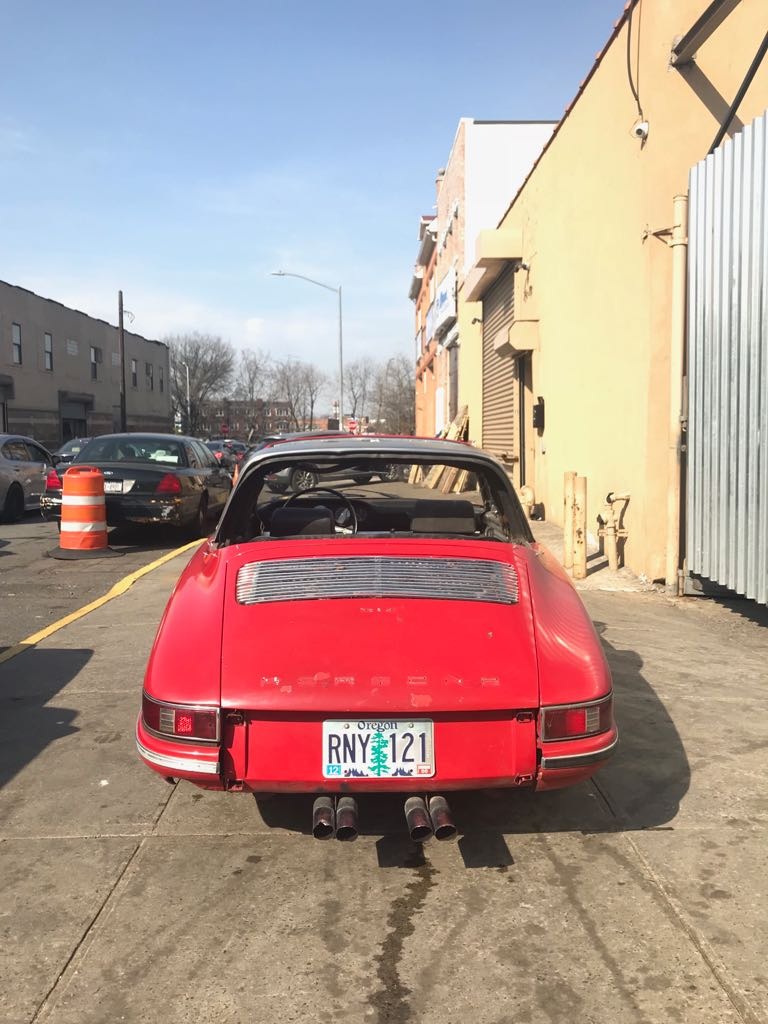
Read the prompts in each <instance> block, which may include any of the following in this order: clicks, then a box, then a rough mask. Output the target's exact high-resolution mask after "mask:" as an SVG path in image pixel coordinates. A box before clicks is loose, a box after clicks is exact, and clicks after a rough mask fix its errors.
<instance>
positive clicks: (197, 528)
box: [190, 494, 208, 540]
mask: <svg viewBox="0 0 768 1024" xmlns="http://www.w3.org/2000/svg"><path fill="white" fill-rule="evenodd" d="M190 533H191V535H192V539H193V540H197V539H198V537H206V536H207V535H208V495H207V494H204V495H203V496H202V498H201V499H200V504H199V505H198V506H197V512H196V513H195V518H194V519H193V521H192V528H191V530H190Z"/></svg>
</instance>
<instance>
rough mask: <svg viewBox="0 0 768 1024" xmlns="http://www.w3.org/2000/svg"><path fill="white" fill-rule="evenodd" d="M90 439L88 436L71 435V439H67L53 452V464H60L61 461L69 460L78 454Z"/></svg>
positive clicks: (66, 461)
mask: <svg viewBox="0 0 768 1024" xmlns="http://www.w3.org/2000/svg"><path fill="white" fill-rule="evenodd" d="M90 440H91V439H90V437H73V438H72V440H71V441H67V442H66V444H63V445H62V446H61V448H59V449H58V451H55V452H54V453H53V462H54V465H55V466H60V465H62V463H68V462H71V461H72V459H74V457H75V456H76V455H79V454H80V452H81V451H82V450H83V448H84V447H85V446H86V445H87V444H88V442H89V441H90Z"/></svg>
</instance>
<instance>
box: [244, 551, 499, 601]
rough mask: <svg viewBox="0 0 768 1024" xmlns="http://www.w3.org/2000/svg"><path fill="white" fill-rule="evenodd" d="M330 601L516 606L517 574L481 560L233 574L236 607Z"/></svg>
mask: <svg viewBox="0 0 768 1024" xmlns="http://www.w3.org/2000/svg"><path fill="white" fill-rule="evenodd" d="M333 597H421V598H432V599H437V600H444V601H486V602H490V603H492V604H515V603H516V602H517V573H516V572H515V569H514V567H513V566H511V565H504V564H502V563H501V562H491V561H487V560H485V559H447V558H377V557H369V558H300V559H296V560H288V559H276V560H271V561H266V562H251V563H249V564H248V565H244V566H243V567H242V568H241V569H240V571H239V572H238V574H237V600H238V602H239V603H240V604H264V603H266V602H270V601H309V600H314V599H318V598H333Z"/></svg>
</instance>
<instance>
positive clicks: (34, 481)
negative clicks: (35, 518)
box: [0, 434, 53, 523]
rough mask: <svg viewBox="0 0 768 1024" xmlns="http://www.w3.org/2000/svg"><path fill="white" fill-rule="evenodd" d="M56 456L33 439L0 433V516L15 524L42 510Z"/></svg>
mask: <svg viewBox="0 0 768 1024" xmlns="http://www.w3.org/2000/svg"><path fill="white" fill-rule="evenodd" d="M52 465H53V457H52V456H51V453H50V452H49V451H47V450H46V449H45V448H43V446H42V445H41V444H38V443H37V441H34V440H33V439H32V438H31V437H23V436H22V435H20V434H0V516H2V518H3V519H4V520H5V521H6V522H8V523H14V522H16V520H17V519H21V517H22V516H23V515H24V513H25V512H26V511H28V510H29V509H35V508H39V507H40V500H41V498H42V496H43V494H44V493H45V480H46V477H47V475H48V470H49V469H50V467H51V466H52Z"/></svg>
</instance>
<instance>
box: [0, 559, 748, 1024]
mask: <svg viewBox="0 0 768 1024" xmlns="http://www.w3.org/2000/svg"><path fill="white" fill-rule="evenodd" d="M186 557H188V556H180V557H179V558H178V559H174V560H172V561H171V562H169V563H167V565H165V566H163V567H161V568H159V569H157V570H155V571H153V572H152V573H150V574H149V575H147V576H145V577H144V578H143V579H141V580H140V581H139V582H137V583H136V584H135V585H134V587H133V588H132V589H131V590H130V591H128V593H126V594H125V595H123V596H121V597H119V598H117V599H115V600H113V601H111V602H109V603H108V604H106V605H104V606H103V607H101V608H99V609H97V610H96V611H93V612H92V613H90V614H89V615H87V616H86V617H84V618H82V619H80V620H78V621H77V622H75V623H72V624H71V625H69V626H67V627H65V628H64V629H63V630H61V631H60V632H58V633H56V634H54V635H52V636H51V637H49V638H48V639H47V640H45V641H43V642H42V643H41V644H39V645H38V646H37V647H36V648H34V649H31V650H28V651H25V652H23V653H22V654H20V655H18V656H16V657H14V658H13V659H12V660H10V661H7V662H5V663H4V664H0V886H1V887H2V893H3V898H2V900H0V1022H1V1024H22V1022H24V1024H38V1022H48V1024H103V1022H104V1021H122V1022H128V1024H139V1022H142V1024H143V1022H147V1024H150V1022H151V1024H156V1022H158V1021H163V1024H182V1022H184V1024H186V1022H190V1024H191V1022H195V1024H201V1022H202V1024H208V1022H217V1024H223V1022H227V1024H229V1022H232V1024H239V1022H244V1024H245V1022H248V1024H251V1022H257V1024H258V1022H262V1021H263V1022H265V1024H267V1022H268V1024H272V1022H274V1021H281V1022H282V1021H295V1022H299V1021H301V1022H306V1021H313V1022H314V1021H319V1022H323V1024H331V1022H333V1024H336V1022H339V1021H342V1022H346V1021H349V1022H355V1024H358V1022H361V1021H370V1022H372V1024H406V1022H419V1024H453V1022H456V1024H458V1022H464V1021H471V1022H472V1024H552V1022H563V1024H571V1022H575V1021H578V1022H589V1024H616V1022H617V1021H621V1022H630V1024H634V1022H639V1024H669V1022H691V1024H759V1022H764V1021H766V1020H768V974H767V972H766V968H765V950H766V948H768V881H767V879H768V870H767V869H768V853H767V852H766V851H768V844H766V830H767V827H768V796H766V789H765V750H766V748H768V716H766V715H765V706H766V693H765V649H766V644H765V637H766V633H765V626H764V624H761V619H760V618H759V617H752V616H751V614H750V607H749V606H741V608H740V610H738V611H735V610H733V609H728V608H724V607H722V606H719V605H716V604H712V603H707V602H695V601H691V602H685V603H680V602H671V601H668V600H666V599H665V598H663V597H661V596H660V595H658V594H655V593H651V594H637V593H620V592H616V593H606V592H601V591H596V590H593V591H589V592H586V593H585V595H584V597H585V602H586V603H587V606H588V608H589V610H590V612H591V614H592V616H593V618H594V619H595V621H596V622H597V625H598V629H599V631H600V634H601V636H602V639H603V642H604V644H605V649H606V653H607V656H608V658H609V661H610V663H611V667H612V670H613V673H614V681H615V687H616V694H617V715H618V719H619V725H620V729H621V734H622V739H621V746H620V750H619V752H618V754H617V755H616V757H615V758H614V759H613V761H612V762H611V763H610V765H609V766H608V767H607V768H606V769H605V770H604V771H603V772H602V773H601V774H600V775H599V776H598V777H597V780H596V782H595V783H590V784H586V785H583V786H580V787H576V788H574V789H571V790H564V791H560V792H554V793H549V794H541V795H540V796H538V797H537V796H532V795H527V794H509V793H504V792H497V793H492V792H486V793H476V794H467V795H464V796H456V797H455V798H453V799H452V803H453V806H454V811H455V814H456V817H457V821H458V824H459V826H460V829H461V832H462V835H461V838H460V839H459V841H458V842H457V843H452V844H438V843H436V842H434V841H433V842H432V843H430V844H428V846H426V847H425V848H423V849H422V848H420V847H416V846H414V845H412V844H411V843H410V842H409V841H408V840H407V837H406V836H405V833H404V823H403V819H402V815H401V810H400V807H399V805H398V803H397V802H396V801H394V800H385V799H382V800H375V801H374V800H371V801H361V816H362V825H363V831H364V834H363V835H362V836H361V838H360V839H359V840H358V842H356V843H354V844H351V845H350V844H340V843H338V842H334V841H332V842H329V843H318V842H317V841H315V840H313V839H312V838H311V837H310V836H309V835H308V831H309V824H310V821H309V817H310V806H311V800H310V799H309V798H295V799H290V800H286V799H282V800H281V799H275V800H272V801H267V802H264V803H263V804H261V805H259V804H257V803H256V801H255V800H253V799H252V798H251V797H249V796H247V795H244V794H232V795H226V794H217V793H205V792H202V791H200V790H198V789H196V788H195V787H193V786H191V785H187V784H179V785H175V786H169V785H167V784H165V783H164V782H163V781H162V780H160V779H159V778H157V777H156V776H155V775H153V774H152V773H150V772H149V771H148V770H147V769H146V768H144V766H143V765H142V764H141V763H140V762H139V761H138V758H137V757H136V753H135V749H134V746H133V727H134V721H135V715H136V712H137V707H138V701H139V692H140V687H141V678H142V673H143V668H144V663H145V660H146V657H147V654H148V651H149V648H150V644H151V640H152V635H153V632H154V628H155V625H156V623H157V620H158V617H159V615H160V614H161V611H162V607H163V605H164V602H165V600H166V599H167V596H168V593H169V591H170V589H171V587H172V585H173V583H174V581H175V578H176V576H177V574H178V572H179V571H180V569H181V565H182V563H183V560H184V559H185V558H186ZM762 621H763V622H764V620H762ZM190 642H191V643H193V642H194V639H193V638H191V639H190ZM257 653H258V648H257V647H256V648H255V656H256V655H257Z"/></svg>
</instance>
